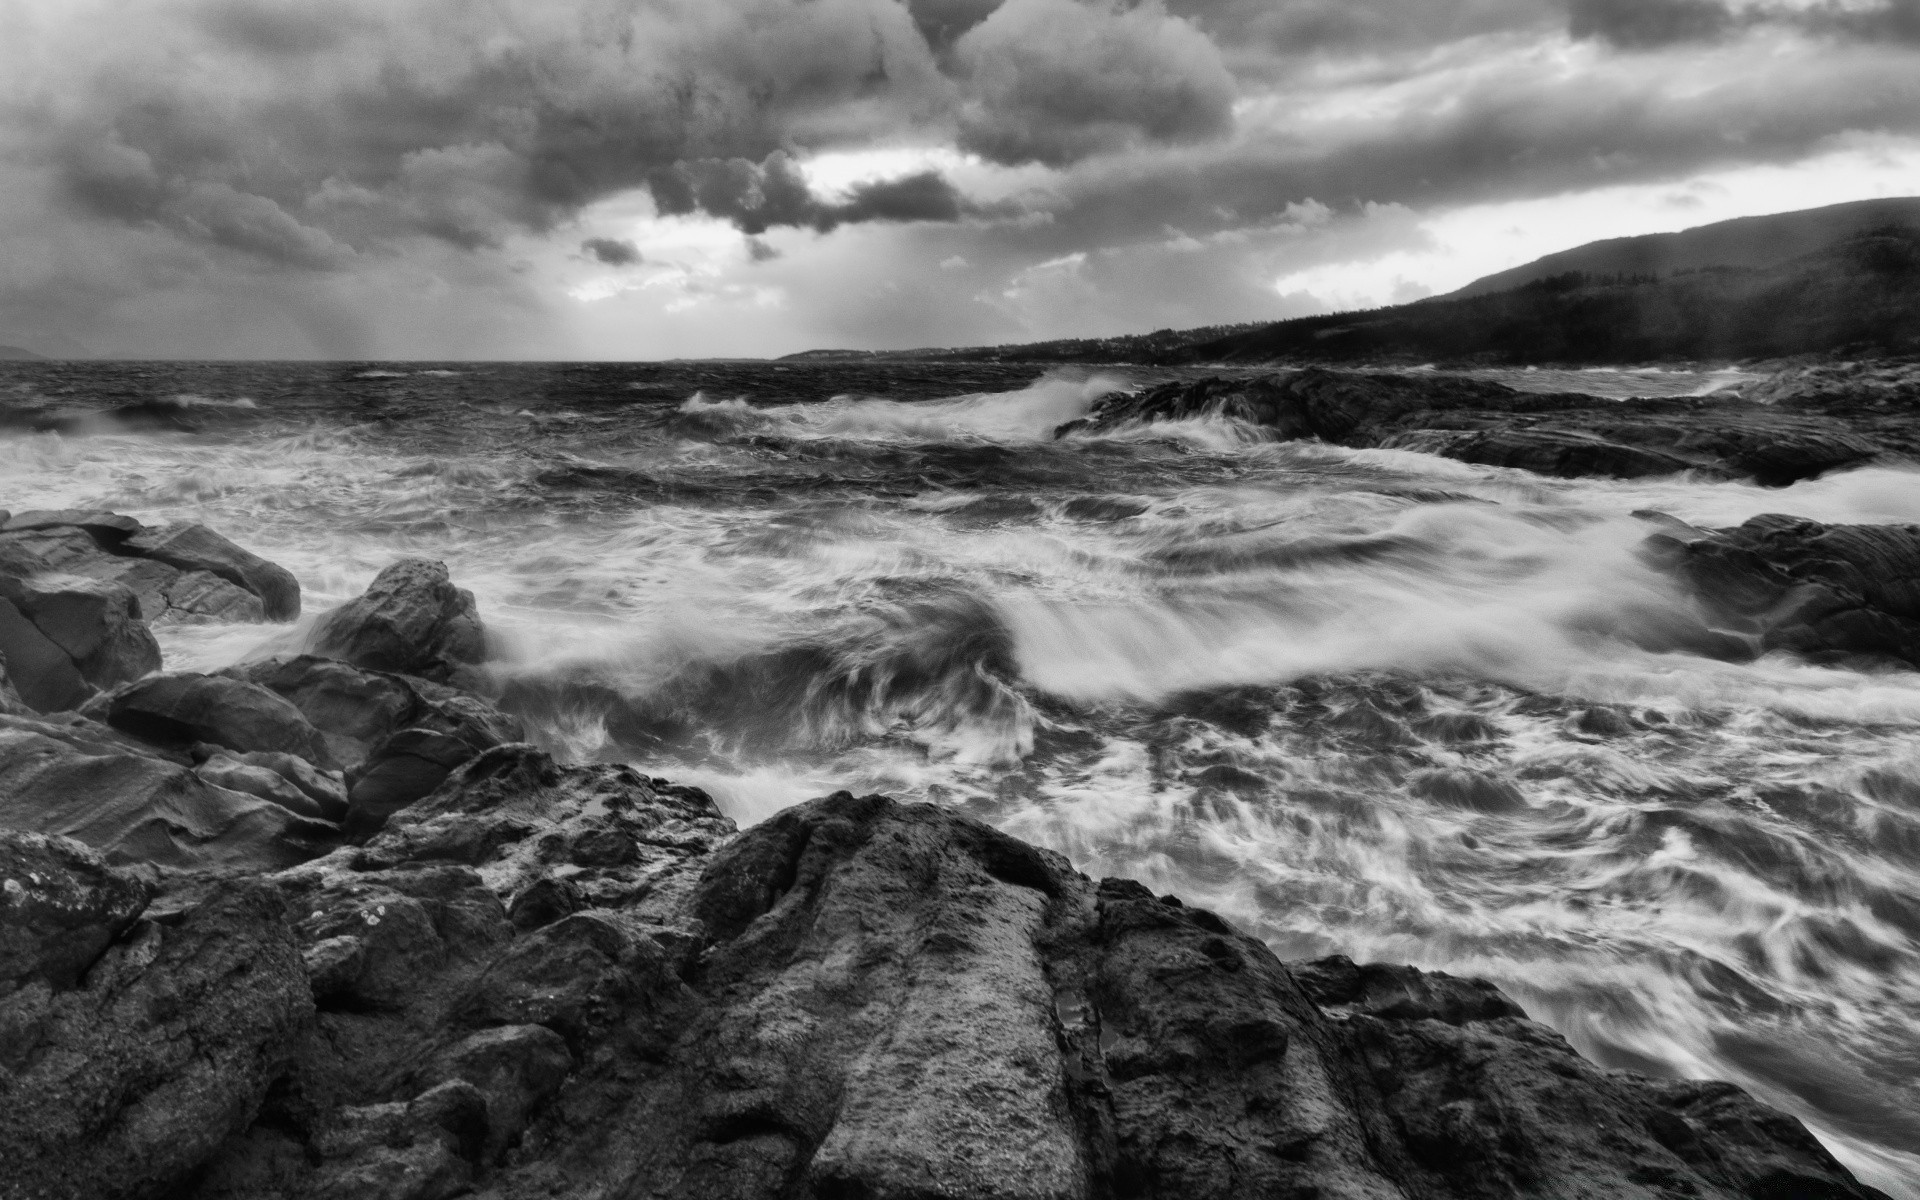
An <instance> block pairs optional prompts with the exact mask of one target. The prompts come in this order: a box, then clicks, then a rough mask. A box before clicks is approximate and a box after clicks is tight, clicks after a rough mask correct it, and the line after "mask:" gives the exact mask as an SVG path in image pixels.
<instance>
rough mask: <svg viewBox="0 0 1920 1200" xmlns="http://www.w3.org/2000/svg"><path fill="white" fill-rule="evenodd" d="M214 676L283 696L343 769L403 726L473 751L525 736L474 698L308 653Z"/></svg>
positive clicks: (356, 763) (516, 722)
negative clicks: (437, 735)
mask: <svg viewBox="0 0 1920 1200" xmlns="http://www.w3.org/2000/svg"><path fill="white" fill-rule="evenodd" d="M222 674H223V675H226V676H227V677H228V678H232V679H240V680H244V681H246V682H249V683H257V684H259V685H260V686H262V687H265V688H267V689H268V690H270V691H273V692H275V693H277V694H279V695H280V696H283V697H285V698H286V699H287V700H289V701H291V702H292V703H293V705H294V706H295V707H297V708H298V709H299V710H300V711H301V712H302V713H304V714H305V715H306V717H307V719H308V720H309V721H311V722H312V723H313V725H314V726H315V727H316V728H318V729H319V730H320V731H321V733H322V734H323V735H324V736H325V738H326V741H327V745H328V746H329V747H330V748H331V750H332V752H333V755H334V758H335V759H336V760H337V761H338V762H340V763H342V764H343V765H345V766H347V767H349V768H351V767H356V766H359V765H360V764H361V763H363V762H365V761H366V759H367V757H368V756H369V755H370V754H372V753H373V752H374V751H375V750H376V749H378V748H380V747H381V745H382V744H383V743H385V742H386V741H387V739H389V738H390V737H392V736H393V735H394V734H396V733H399V732H400V731H402V730H406V729H428V730H433V731H435V732H438V733H444V734H450V735H452V736H453V737H456V738H459V739H460V740H461V741H463V742H465V743H466V744H467V745H468V746H470V747H472V748H473V750H474V751H476V752H478V751H480V750H486V749H489V748H491V747H494V746H500V745H505V744H507V743H509V742H518V741H523V740H525V738H526V729H525V727H524V726H522V725H521V723H520V721H519V720H518V719H516V718H514V717H511V716H508V715H507V714H505V713H503V712H501V711H500V710H499V709H497V708H495V707H494V706H493V705H491V704H489V703H488V702H487V701H485V700H482V699H480V698H479V697H478V696H475V695H472V694H470V693H467V692H463V691H460V690H458V689H456V688H451V687H445V686H442V685H440V684H436V683H431V682H429V681H427V680H424V679H416V678H413V677H410V676H406V675H396V674H392V673H390V672H385V671H373V670H366V669H363V668H360V667H355V666H350V665H348V664H347V663H343V662H338V661H336V660H333V659H329V658H320V657H317V656H315V655H311V654H302V655H296V656H293V657H288V658H275V659H268V660H265V661H262V662H253V663H242V664H240V665H239V666H235V667H229V668H228V669H227V670H226V671H224V672H222Z"/></svg>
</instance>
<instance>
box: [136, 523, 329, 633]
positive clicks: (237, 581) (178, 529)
mask: <svg viewBox="0 0 1920 1200" xmlns="http://www.w3.org/2000/svg"><path fill="white" fill-rule="evenodd" d="M124 547H125V549H126V550H128V551H131V552H133V553H137V554H138V555H140V556H141V557H143V558H149V559H153V560H155V561H157V562H162V563H165V564H167V565H168V566H170V567H175V568H177V569H179V570H181V571H186V572H195V571H204V572H206V573H208V574H210V575H215V576H218V577H219V578H221V579H224V580H226V581H227V582H228V583H230V584H232V585H234V586H235V587H237V588H239V589H241V590H242V591H246V592H251V593H252V594H253V595H255V596H258V597H259V598H260V602H261V604H262V606H263V607H264V608H265V611H266V615H267V619H268V620H269V621H291V620H293V619H294V618H295V617H298V616H299V615H300V583H299V581H298V580H296V579H295V578H294V577H293V573H292V572H291V571H288V570H287V569H286V568H285V567H282V566H278V565H276V564H274V563H270V562H268V561H267V560H266V559H264V558H261V557H260V556H259V555H257V554H254V553H251V552H250V551H247V550H243V549H241V548H240V547H239V546H236V545H234V544H233V543H232V542H230V541H228V540H227V539H226V538H224V537H221V536H220V535H219V534H217V533H215V532H214V531H213V530H211V529H208V528H207V527H206V526H205V525H194V524H187V523H179V524H173V525H163V526H161V527H160V528H158V529H146V530H142V531H141V532H139V533H136V534H134V535H132V536H131V537H129V538H127V539H126V541H125V543H124Z"/></svg>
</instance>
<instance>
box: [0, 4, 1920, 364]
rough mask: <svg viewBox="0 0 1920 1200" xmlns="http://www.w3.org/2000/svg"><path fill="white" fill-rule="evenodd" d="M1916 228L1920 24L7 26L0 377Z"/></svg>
mask: <svg viewBox="0 0 1920 1200" xmlns="http://www.w3.org/2000/svg"><path fill="white" fill-rule="evenodd" d="M1916 194H1920V0H1139V2H1134V0H0V343H11V344H15V345H23V346H26V347H29V348H32V349H38V350H40V351H41V352H42V353H53V354H81V353H92V354H100V355H118V356H130V357H185V358H313V357H319V358H347V359H371V358H414V359H458V358H541V359H551V358H558V359H573V358H578V359H658V358H675V357H717V356H738V357H763V356H774V355H780V354H787V353H792V352H795V351H799V350H805V349H812V348H822V347H845V348H857V349H888V348H908V347H920V346H946V345H965V344H983V343H1003V342H1016V341H1029V340H1037V339H1045V338H1057V337H1089V336H1103V335H1109V334H1119V333H1127V332H1143V331H1146V330H1151V329H1158V328H1166V327H1174V328H1183V327H1190V326H1197V325H1210V324H1231V323H1238V322H1247V321H1262V320H1277V319H1282V318H1286V317H1292V316H1302V315H1307V314H1311V313H1316V312H1326V311H1333V310H1340V309H1349V308H1362V307H1372V306H1377V305H1382V304H1391V303H1397V302H1402V301H1406V300H1411V299H1416V298H1419V297H1421V296H1426V295H1431V294H1435V293H1438V292H1445V291H1450V290H1452V289H1453V288H1456V287H1459V286H1461V285H1463V284H1465V283H1468V282H1469V281H1471V280H1473V279H1475V278H1477V277H1479V276H1481V275H1485V274H1488V273H1491V272H1493V271H1497V270H1502V269H1505V268H1507V267H1511V266H1515V265H1518V264H1520V263H1523V262H1526V261H1529V260H1531V259H1533V258H1536V257H1539V256H1540V255H1543V254H1547V253H1551V252H1553V251H1555V250H1561V249H1565V248H1567V247H1570V246H1574V245H1578V244H1581V243H1583V242H1587V241H1592V240H1594V239H1596V238H1602V237H1615V236H1622V235H1626V234H1635V233H1646V232H1655V231H1663V230H1673V229H1682V228H1687V227H1690V226H1694V225H1699V224H1705V223H1707V222H1710V221H1715V220H1721V219H1725V218H1728V217H1735V216H1744V215H1750V214H1755V213H1764V212H1779V211H1785V210H1790V209H1795V208H1806V207H1813V206H1817V205H1822V204H1830V203H1837V202H1840V201H1845V200H1855V199H1864V198H1868V197H1874V196H1904V195H1916Z"/></svg>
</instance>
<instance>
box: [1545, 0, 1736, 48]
mask: <svg viewBox="0 0 1920 1200" xmlns="http://www.w3.org/2000/svg"><path fill="white" fill-rule="evenodd" d="M1571 18H1572V23H1571V30H1572V33H1573V36H1574V37H1577V38H1601V39H1604V40H1606V41H1608V42H1611V43H1613V44H1614V45H1616V46H1630V47H1647V46H1668V45H1672V44H1674V43H1676V42H1696V41H1705V40H1707V39H1710V38H1716V37H1720V36H1722V35H1724V34H1726V33H1728V32H1730V31H1731V30H1732V29H1733V28H1734V26H1735V24H1736V22H1735V18H1734V15H1733V13H1732V12H1731V11H1730V10H1729V9H1728V8H1727V7H1726V6H1725V5H1723V4H1721V3H1719V0H1573V3H1572V12H1571Z"/></svg>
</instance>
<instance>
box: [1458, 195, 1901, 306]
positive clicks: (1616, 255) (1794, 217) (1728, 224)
mask: <svg viewBox="0 0 1920 1200" xmlns="http://www.w3.org/2000/svg"><path fill="white" fill-rule="evenodd" d="M1889 225H1912V226H1916V227H1920V196H1906V197H1901V198H1899V199H1887V200H1856V201H1853V202H1852V203H1849V204H1829V205H1827V206H1826V207H1824V208H1807V209H1801V210H1800V211H1798V212H1787V213H1773V214H1770V215H1768V216H1764V217H1738V218H1736V219H1734V220H1731V221H1717V222H1715V223H1714V224H1712V225H1699V226H1696V227H1694V228H1692V229H1683V230H1681V231H1680V232H1679V233H1650V234H1645V235H1642V236H1640V237H1623V238H1608V239H1606V240H1605V241H1600V242H1588V243H1587V244H1586V245H1584V246H1576V247H1574V248H1573V249H1571V250H1562V251H1561V252H1560V253H1558V254H1549V255H1547V256H1546V257H1545V258H1539V259H1535V260H1534V261H1532V262H1530V263H1528V264H1526V265H1525V266H1521V267H1514V268H1513V269H1512V270H1510V271H1500V272H1498V273H1496V274H1493V275H1488V276H1485V277H1483V278H1480V279H1476V280H1474V281H1473V282H1472V283H1470V284H1468V285H1467V286H1465V287H1463V288H1461V289H1459V290H1458V291H1454V292H1449V293H1447V294H1446V295H1445V296H1441V297H1436V299H1442V300H1456V299H1461V298H1463V297H1467V296H1486V295H1491V294H1492V293H1494V292H1505V291H1510V290H1512V289H1514V288H1517V287H1521V286H1523V285H1525V284H1529V283H1533V282H1536V281H1538V280H1542V279H1551V278H1555V277H1557V276H1564V275H1566V274H1568V273H1569V272H1579V273H1580V274H1583V275H1660V276H1667V275H1673V274H1676V273H1677V272H1680V271H1698V270H1704V269H1706V268H1708V267H1750V268H1755V269H1764V268H1767V267H1774V266H1778V265H1780V264H1781V263H1784V262H1787V261H1788V260H1790V259H1795V258H1799V257H1800V256H1801V255H1804V254H1812V253H1814V252H1815V251H1817V250H1820V249H1821V248H1823V247H1826V246H1830V245H1832V244H1833V243H1834V242H1837V241H1840V240H1842V239H1844V238H1848V237H1852V236H1853V235H1854V234H1856V233H1861V232H1864V231H1866V230H1869V229H1878V228H1884V227H1886V226H1889Z"/></svg>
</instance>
